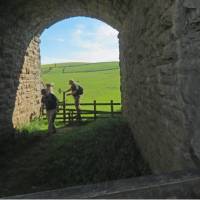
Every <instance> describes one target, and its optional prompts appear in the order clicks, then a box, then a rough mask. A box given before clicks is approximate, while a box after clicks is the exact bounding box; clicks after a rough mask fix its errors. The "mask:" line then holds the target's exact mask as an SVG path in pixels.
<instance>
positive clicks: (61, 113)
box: [42, 93, 121, 123]
mask: <svg viewBox="0 0 200 200" xmlns="http://www.w3.org/2000/svg"><path fill="white" fill-rule="evenodd" d="M80 107H81V111H80V115H81V120H83V121H85V120H87V121H89V120H90V121H91V120H96V119H97V118H108V117H116V116H118V115H120V114H121V103H116V102H114V101H113V100H111V101H110V102H107V103H102V102H97V101H96V100H94V101H93V102H91V103H80ZM84 107H85V108H86V109H84ZM116 107H118V109H116ZM88 108H90V109H88ZM102 108H104V109H102ZM105 108H107V109H105ZM42 115H43V116H45V112H44V110H43V111H42ZM56 120H58V121H62V122H63V123H73V122H75V121H77V120H78V119H77V112H76V109H75V104H74V103H67V102H66V94H65V93H63V101H62V102H59V110H58V112H57V115H56Z"/></svg>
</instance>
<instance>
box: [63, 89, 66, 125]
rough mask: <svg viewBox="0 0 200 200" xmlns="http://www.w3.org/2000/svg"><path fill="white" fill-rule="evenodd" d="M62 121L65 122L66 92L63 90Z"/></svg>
mask: <svg viewBox="0 0 200 200" xmlns="http://www.w3.org/2000/svg"><path fill="white" fill-rule="evenodd" d="M63 123H64V124H65V123H66V93H65V92H63Z"/></svg>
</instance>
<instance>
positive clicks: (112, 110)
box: [110, 100, 114, 117]
mask: <svg viewBox="0 0 200 200" xmlns="http://www.w3.org/2000/svg"><path fill="white" fill-rule="evenodd" d="M110 108H111V116H112V117H113V114H114V113H113V112H114V105H113V100H111V101H110Z"/></svg>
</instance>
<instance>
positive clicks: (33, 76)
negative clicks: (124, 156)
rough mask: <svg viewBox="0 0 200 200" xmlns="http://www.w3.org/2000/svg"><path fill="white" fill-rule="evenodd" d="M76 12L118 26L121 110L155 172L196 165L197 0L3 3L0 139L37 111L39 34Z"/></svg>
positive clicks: (199, 111)
mask: <svg viewBox="0 0 200 200" xmlns="http://www.w3.org/2000/svg"><path fill="white" fill-rule="evenodd" d="M73 16H88V17H94V18H97V19H99V20H102V21H104V22H106V23H108V24H109V25H111V26H112V27H113V28H116V29H117V30H118V31H119V44H120V68H121V92H122V103H123V113H124V116H125V117H126V118H127V120H128V121H129V124H130V126H131V128H132V130H133V133H134V136H135V139H136V141H137V143H138V146H139V147H140V150H141V152H142V154H143V156H144V158H145V159H146V160H147V161H148V162H149V164H150V167H151V168H152V170H153V171H154V172H155V173H160V172H166V171H174V170H182V169H188V168H198V167H199V166H200V145H199V144H200V131H199V130H200V87H199V86H200V1H199V0H42V1H41V0H34V1H33V0H31V1H27V0H15V1H13V0H7V1H4V2H2V1H1V4H0V27H1V31H0V136H1V138H3V137H5V136H10V135H11V133H12V132H13V131H12V130H13V128H15V127H16V126H20V125H21V124H23V123H24V122H27V121H29V120H31V119H32V118H33V117H35V116H38V113H39V106H40V103H39V99H40V94H39V91H40V55H39V40H38V35H40V34H41V33H42V32H43V31H44V29H45V28H48V27H49V26H51V25H52V24H54V23H55V22H58V21H60V20H62V19H66V18H69V17H73Z"/></svg>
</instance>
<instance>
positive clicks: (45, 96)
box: [41, 89, 58, 134]
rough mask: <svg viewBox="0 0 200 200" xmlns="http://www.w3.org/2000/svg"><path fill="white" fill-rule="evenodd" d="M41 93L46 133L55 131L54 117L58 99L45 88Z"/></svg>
mask: <svg viewBox="0 0 200 200" xmlns="http://www.w3.org/2000/svg"><path fill="white" fill-rule="evenodd" d="M41 94H42V100H41V101H42V107H43V108H44V107H45V108H46V114H47V120H48V134H52V133H56V128H55V125H54V121H55V118H56V112H57V106H58V100H57V98H56V96H55V95H54V94H52V93H51V92H49V90H47V89H42V90H41Z"/></svg>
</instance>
